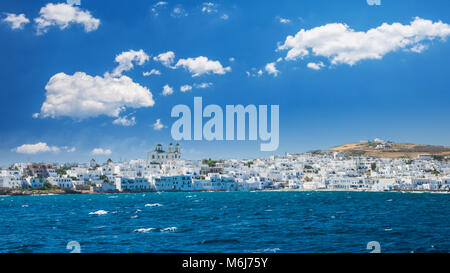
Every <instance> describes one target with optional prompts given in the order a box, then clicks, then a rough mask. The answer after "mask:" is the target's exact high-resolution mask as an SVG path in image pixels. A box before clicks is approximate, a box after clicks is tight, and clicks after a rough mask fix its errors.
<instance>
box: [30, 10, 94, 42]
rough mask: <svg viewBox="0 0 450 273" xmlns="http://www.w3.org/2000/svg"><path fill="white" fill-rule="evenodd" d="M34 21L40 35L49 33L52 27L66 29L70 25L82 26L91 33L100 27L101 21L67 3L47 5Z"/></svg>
mask: <svg viewBox="0 0 450 273" xmlns="http://www.w3.org/2000/svg"><path fill="white" fill-rule="evenodd" d="M34 21H35V22H36V24H37V31H38V34H41V33H45V32H47V30H48V28H49V27H51V26H57V27H59V28H60V29H65V28H67V27H68V26H69V25H70V24H81V25H83V26H84V30H85V31H86V32H90V31H93V30H96V29H97V28H98V26H99V25H100V20H99V19H96V18H94V17H92V15H91V13H90V12H89V11H87V10H86V11H83V10H81V9H80V8H78V7H76V6H72V5H69V4H65V3H60V4H52V3H49V4H47V5H46V6H45V7H42V8H41V10H40V12H39V17H38V18H36V19H34Z"/></svg>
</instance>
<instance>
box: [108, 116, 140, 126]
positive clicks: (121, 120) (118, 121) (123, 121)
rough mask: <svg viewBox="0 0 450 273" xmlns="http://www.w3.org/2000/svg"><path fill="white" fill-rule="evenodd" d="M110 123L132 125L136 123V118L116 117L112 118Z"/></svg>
mask: <svg viewBox="0 0 450 273" xmlns="http://www.w3.org/2000/svg"><path fill="white" fill-rule="evenodd" d="M112 123H113V124H115V125H122V126H126V127H128V126H134V125H136V118H135V117H131V118H128V116H123V117H118V118H116V119H115V120H113V122H112Z"/></svg>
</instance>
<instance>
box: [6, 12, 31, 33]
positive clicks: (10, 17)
mask: <svg viewBox="0 0 450 273" xmlns="http://www.w3.org/2000/svg"><path fill="white" fill-rule="evenodd" d="M3 22H5V23H7V24H9V26H10V27H11V29H23V27H24V26H25V25H26V24H28V23H29V22H30V20H29V19H28V18H27V17H25V14H18V15H17V14H14V13H7V14H6V17H5V18H4V19H3Z"/></svg>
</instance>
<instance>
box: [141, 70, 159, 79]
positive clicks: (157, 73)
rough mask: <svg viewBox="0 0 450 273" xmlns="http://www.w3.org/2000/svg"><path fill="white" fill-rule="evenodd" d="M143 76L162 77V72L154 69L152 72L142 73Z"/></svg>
mask: <svg viewBox="0 0 450 273" xmlns="http://www.w3.org/2000/svg"><path fill="white" fill-rule="evenodd" d="M142 75H143V76H144V77H148V76H151V75H161V71H159V70H156V69H152V70H151V71H148V72H144V73H142Z"/></svg>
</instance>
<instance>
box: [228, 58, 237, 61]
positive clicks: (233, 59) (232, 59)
mask: <svg viewBox="0 0 450 273" xmlns="http://www.w3.org/2000/svg"><path fill="white" fill-rule="evenodd" d="M228 60H229V61H230V62H234V61H235V60H236V59H235V58H234V57H231V58H229V59H228Z"/></svg>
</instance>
